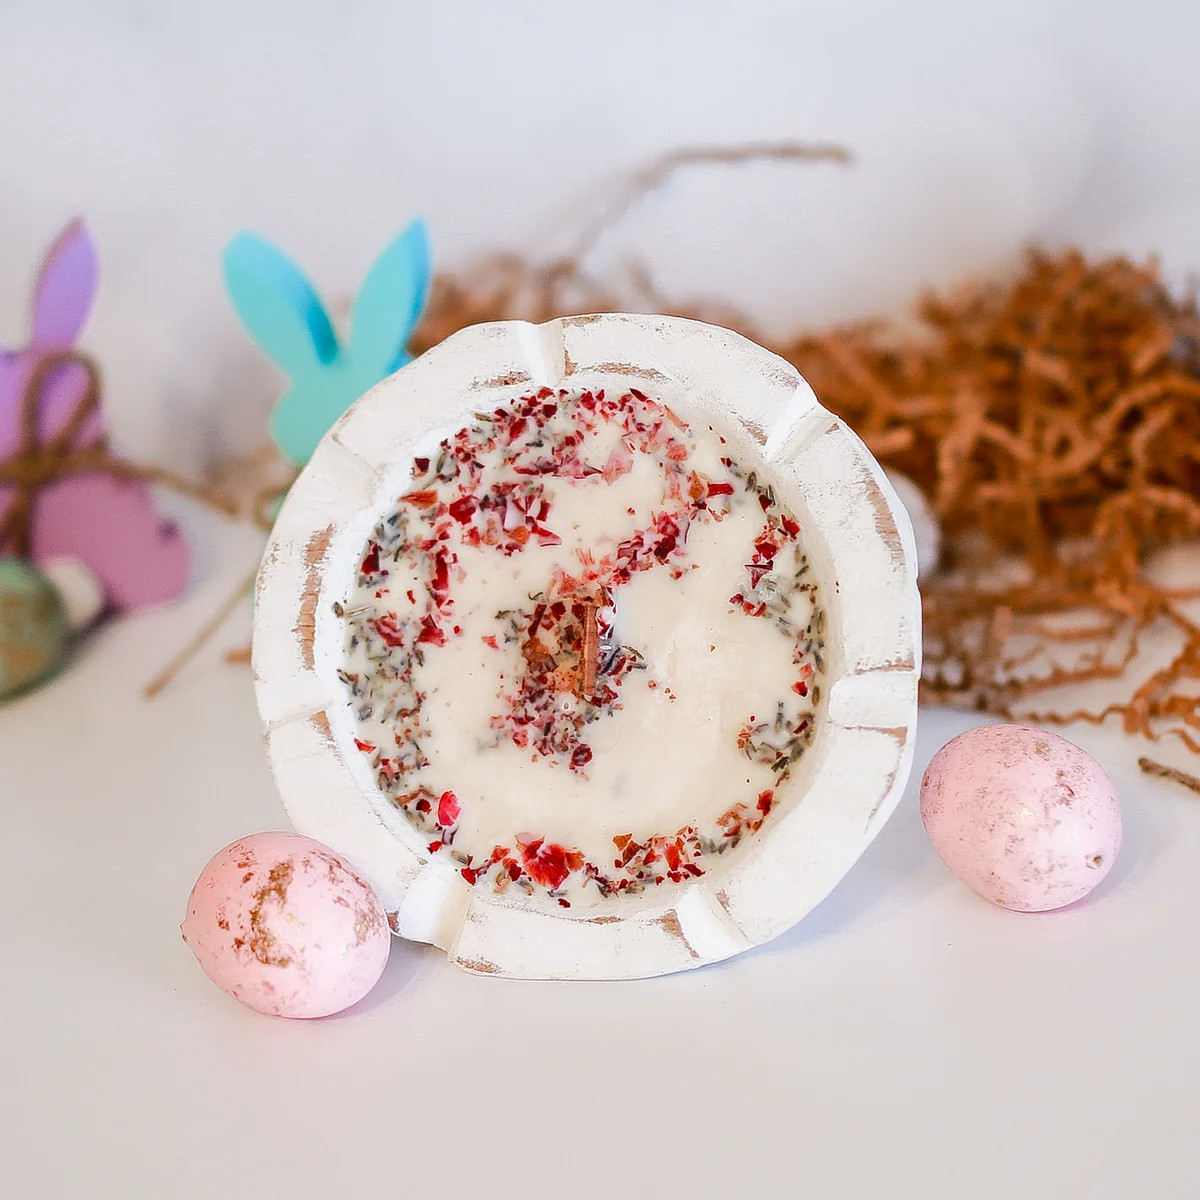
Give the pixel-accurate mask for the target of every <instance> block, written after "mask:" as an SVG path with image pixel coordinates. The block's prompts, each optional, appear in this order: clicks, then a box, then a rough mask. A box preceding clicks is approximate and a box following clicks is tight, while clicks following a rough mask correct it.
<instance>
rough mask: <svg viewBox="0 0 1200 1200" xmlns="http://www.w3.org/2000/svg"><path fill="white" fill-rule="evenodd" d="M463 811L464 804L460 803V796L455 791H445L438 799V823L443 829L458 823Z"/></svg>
mask: <svg viewBox="0 0 1200 1200" xmlns="http://www.w3.org/2000/svg"><path fill="white" fill-rule="evenodd" d="M461 812H462V805H461V804H459V802H458V797H457V796H456V795H455V794H454V793H453V792H443V793H442V795H441V798H440V799H439V800H438V815H437V823H438V824H439V825H440V826H441V827H442V828H443V829H450V828H452V827H453V826H454V825H456V824H458V818H459V814H460V813H461Z"/></svg>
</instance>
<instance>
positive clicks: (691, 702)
mask: <svg viewBox="0 0 1200 1200" xmlns="http://www.w3.org/2000/svg"><path fill="white" fill-rule="evenodd" d="M253 665H254V675H255V680H256V687H257V696H258V704H259V710H260V713H261V715H262V718H263V722H264V724H265V727H266V740H267V748H268V753H269V756H270V758H271V763H272V767H273V770H274V773H275V778H276V782H277V784H278V787H279V790H280V793H281V795H282V797H283V801H284V805H285V807H286V809H287V812H288V815H289V817H290V819H291V821H292V823H293V824H294V826H295V827H296V828H297V829H298V830H299V831H301V832H302V833H304V834H306V835H308V836H311V837H315V838H318V839H319V840H320V841H322V842H324V843H326V844H327V845H329V846H331V847H333V848H334V849H335V850H336V851H338V852H339V853H342V854H344V855H346V856H347V857H348V858H349V859H351V860H352V861H353V862H354V863H355V864H356V866H357V867H358V868H359V869H360V870H361V871H362V873H363V877H364V878H365V879H366V880H368V881H369V882H370V883H371V885H372V886H373V887H374V888H375V890H376V892H377V893H378V894H379V896H380V899H381V901H382V903H383V905H384V907H385V908H386V910H387V911H388V912H389V913H393V912H394V913H395V926H394V927H395V929H396V930H397V932H398V933H399V934H400V935H401V936H404V937H407V938H411V939H414V940H417V941H424V942H431V943H433V944H435V945H437V946H440V947H442V948H443V949H445V950H446V952H447V954H448V956H449V957H450V958H451V960H452V961H453V962H455V963H456V964H457V965H459V966H460V967H462V968H464V969H466V970H468V971H472V972H476V973H482V974H490V975H507V976H515V977H525V978H595V979H619V978H632V977H639V976H648V975H658V974H663V973H666V972H671V971H678V970H685V969H688V968H691V967H697V966H701V965H703V964H704V963H708V962H714V961H717V960H719V959H723V958H727V957H729V956H731V955H735V954H738V953H740V952H741V951H744V950H746V949H748V948H749V947H751V946H754V945H757V944H759V943H762V942H765V941H767V940H768V939H770V938H773V937H775V936H776V935H778V934H780V933H782V932H783V931H784V930H786V929H788V928H789V927H790V926H792V925H793V924H795V922H796V921H798V920H799V919H800V918H801V917H803V916H804V915H805V914H806V913H807V912H808V911H809V910H810V909H812V908H813V906H814V905H816V904H818V903H819V902H820V900H821V899H822V898H823V897H824V896H825V895H826V894H827V893H828V892H829V891H830V890H831V889H832V888H833V887H834V886H835V885H836V884H837V882H838V881H839V880H840V879H841V878H842V876H843V875H844V874H845V873H846V871H848V870H849V868H850V866H851V865H852V864H853V863H854V862H855V860H856V859H857V858H858V856H859V855H860V854H861V853H862V851H863V850H864V849H865V847H866V846H867V845H868V844H869V843H870V841H871V840H872V839H873V838H874V836H875V835H876V834H877V833H878V831H879V829H880V828H881V827H882V825H883V823H884V822H885V821H886V819H887V817H888V816H889V814H890V813H891V811H892V810H893V808H894V806H895V804H896V802H897V799H898V798H899V796H900V794H901V792H902V791H903V789H904V783H905V778H906V775H907V773H908V770H909V767H910V763H911V756H912V739H913V731H914V727H915V721H916V689H917V679H918V675H919V670H920V607H919V597H918V594H917V589H916V573H915V547H914V543H913V539H912V530H911V527H910V525H909V522H908V520H907V517H906V516H905V514H904V511H903V508H902V507H901V506H900V504H899V502H898V501H897V499H896V497H895V494H894V492H893V491H892V488H891V487H890V485H889V484H888V482H887V480H886V479H885V477H884V476H883V473H882V471H881V470H880V468H879V466H878V464H876V463H875V461H874V460H873V459H872V458H871V456H870V454H869V452H868V451H867V450H866V448H865V447H864V446H863V444H862V443H861V442H860V441H859V439H858V438H857V437H856V436H855V435H854V434H853V433H852V432H851V431H850V430H849V429H848V428H847V427H846V426H845V425H844V424H843V423H842V422H841V421H839V420H838V419H837V418H836V417H834V416H833V415H832V414H831V413H829V412H828V411H826V410H825V409H824V408H822V407H821V405H820V404H819V403H818V402H817V400H816V397H815V396H814V395H813V393H812V391H811V389H810V388H809V387H808V385H807V384H806V383H805V382H804V380H803V379H802V378H801V377H800V376H799V375H798V374H797V373H796V371H795V369H794V368H793V367H791V366H790V365H789V364H788V363H786V362H784V361H783V360H782V359H779V358H777V357H776V356H774V355H772V354H770V353H768V352H767V351H766V350H764V349H762V348H760V347H758V346H756V345H754V344H753V343H751V342H749V341H747V340H746V339H744V338H742V337H739V336H738V335H736V334H734V333H731V332H729V331H728V330H724V329H719V328H717V327H715V326H711V325H705V324H701V323H699V322H695V321H688V320H683V319H680V318H673V317H659V316H632V315H624V314H604V315H590V316H580V317H564V318H562V319H559V320H554V321H549V322H546V323H545V324H542V325H530V324H527V323H524V322H520V321H504V322H497V323H492V324H485V325H477V326H474V327H471V328H468V329H464V330H462V331H461V332H459V333H456V334H454V335H453V336H452V337H450V338H448V339H447V340H446V341H445V342H443V343H441V344H440V345H438V346H436V347H434V348H433V349H431V350H428V351H426V352H425V353H424V354H423V355H422V356H421V357H420V358H418V359H417V360H415V361H414V362H412V363H410V364H408V365H407V366H406V367H404V368H402V369H401V370H399V371H397V372H396V373H395V374H393V375H391V376H390V377H388V379H387V380H385V381H384V382H383V383H381V384H380V385H379V386H377V387H375V388H373V389H372V390H371V391H369V392H368V393H367V394H366V395H365V396H363V397H362V398H361V399H360V400H359V401H358V402H357V404H355V405H354V406H353V407H352V408H351V409H350V410H349V412H347V414H346V415H345V416H344V417H343V418H342V419H341V420H339V421H338V422H337V424H336V426H335V427H334V428H333V429H332V430H331V431H330V433H329V434H327V435H326V437H325V438H323V439H322V440H321V442H320V444H319V445H318V447H317V449H316V451H315V452H314V454H313V456H312V458H311V460H310V462H309V463H308V466H307V467H306V468H305V469H304V471H303V472H302V473H301V474H300V477H299V479H298V480H297V481H296V483H295V484H294V485H293V486H292V488H291V490H290V491H289V493H288V497H287V499H286V501H285V502H284V505H283V508H282V510H281V512H280V515H279V517H278V519H277V521H276V523H275V527H274V530H273V533H272V535H271V540H270V543H269V545H268V548H267V553H266V556H265V558H264V561H263V566H262V569H261V571H260V574H259V578H258V592H257V604H256V613H255V631H254V649H253Z"/></svg>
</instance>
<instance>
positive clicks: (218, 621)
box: [142, 564, 258, 700]
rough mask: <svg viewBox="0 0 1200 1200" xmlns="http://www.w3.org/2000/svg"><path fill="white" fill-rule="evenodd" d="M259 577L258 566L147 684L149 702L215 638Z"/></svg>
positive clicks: (145, 694)
mask: <svg viewBox="0 0 1200 1200" xmlns="http://www.w3.org/2000/svg"><path fill="white" fill-rule="evenodd" d="M257 575H258V566H257V564H256V565H255V567H254V570H253V571H251V572H250V574H249V575H247V576H246V578H245V579H243V580H242V581H241V583H239V584H238V585H237V588H236V589H235V590H234V591H232V592H230V594H229V595H228V596H227V597H226V598H225V599H224V600H223V601H222V602H221V607H220V608H219V609H217V611H216V612H215V613H214V614H213V615H212V617H211V618H209V620H208V621H207V622H206V623H205V624H204V625H203V626H201V628H200V629H199V630H198V631H197V633H196V634H195V636H194V637H193V638H191V640H190V641H189V642H188V643H187V645H186V646H184V648H183V649H182V650H180V652H179V653H178V654H177V655H175V657H174V658H173V659H171V661H170V662H169V663H167V665H166V666H165V667H163V669H162V670H161V671H159V673H158V674H157V675H155V677H154V678H153V679H152V680H150V682H149V683H148V684H146V687H145V689H144V690H143V692H142V695H143V696H145V698H146V699H147V700H153V699H154V697H155V696H157V695H158V693H159V692H161V691H162V690H163V688H165V687H166V686H167V685H168V684H169V683H170V682H171V680H173V679H174V678H175V676H176V675H178V674H179V672H180V671H181V670H182V669H183V668H184V667H185V666H187V664H188V663H189V662H191V660H192V659H193V658H195V657H196V655H197V654H199V653H200V651H201V650H203V649H204V647H205V645H207V643H208V642H209V641H210V640H211V639H212V638H213V637H214V635H215V634H216V633H217V631H218V630H219V629H220V628H221V626H222V625H224V624H225V622H226V621H227V620H228V619H229V617H230V615H231V614H232V613H233V611H234V609H235V608H237V606H238V605H239V604H240V603H241V601H242V599H243V597H244V596H245V595H246V593H247V592H248V591H250V589H251V588H252V587H253V586H254V580H255V577H256V576H257Z"/></svg>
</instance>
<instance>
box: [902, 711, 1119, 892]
mask: <svg viewBox="0 0 1200 1200" xmlns="http://www.w3.org/2000/svg"><path fill="white" fill-rule="evenodd" d="M921 819H922V820H923V821H924V822H925V829H926V831H927V832H928V834H929V840H930V841H931V842H932V843H933V848H934V849H935V850H936V851H937V852H938V854H939V855H940V856H941V859H942V861H943V862H944V863H945V864H946V866H948V867H949V868H950V870H951V871H953V872H954V874H955V875H957V876H958V877H959V878H960V879H961V880H963V882H964V883H966V884H968V885H969V886H970V887H972V888H974V889H975V891H977V892H978V893H979V894H980V895H981V896H982V897H983V898H984V899H985V900H990V901H992V903H993V904H999V905H1000V906H1001V907H1002V908H1011V909H1015V910H1016V911H1017V912H1044V911H1045V910H1047V909H1051V908H1062V907H1063V906H1064V905H1066V904H1072V903H1074V901H1076V900H1079V899H1081V898H1082V897H1084V896H1086V895H1087V894H1088V892H1090V891H1091V890H1092V888H1094V887H1095V886H1096V884H1098V883H1099V882H1100V880H1102V879H1103V878H1104V877H1105V875H1107V874H1108V872H1109V871H1110V870H1111V869H1112V865H1113V863H1114V862H1115V861H1116V858H1117V851H1118V850H1119V849H1120V846H1121V807H1120V804H1119V802H1118V800H1117V793H1116V790H1115V789H1114V788H1113V784H1112V780H1111V779H1109V777H1108V776H1107V775H1106V774H1105V772H1104V770H1103V769H1102V768H1101V766H1100V764H1099V763H1097V762H1096V760H1095V759H1094V758H1092V757H1091V755H1090V754H1085V753H1084V752H1083V751H1082V750H1081V749H1080V748H1079V747H1078V746H1076V745H1075V744H1074V743H1073V742H1069V741H1067V739H1066V738H1063V737H1059V736H1058V735H1057V734H1054V733H1047V732H1045V731H1044V730H1041V729H1033V728H1030V727H1029V726H1028V725H984V726H981V727H980V728H979V729H971V730H969V731H968V732H966V733H964V734H961V735H960V736H959V737H956V738H955V739H954V740H953V741H952V742H949V743H947V744H946V745H945V746H943V747H942V748H941V749H940V750H939V751H938V752H937V754H936V755H934V758H933V761H932V762H931V763H930V764H929V769H928V770H927V771H926V772H925V778H924V779H923V780H922V781H921Z"/></svg>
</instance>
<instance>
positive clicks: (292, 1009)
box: [181, 832, 391, 1017]
mask: <svg viewBox="0 0 1200 1200" xmlns="http://www.w3.org/2000/svg"><path fill="white" fill-rule="evenodd" d="M181 932H182V934H183V940H184V941H185V942H186V943H187V944H188V946H189V947H190V948H191V951H192V953H193V954H194V955H195V956H196V961H197V962H198V963H199V964H200V966H201V968H202V969H203V970H204V973H205V974H206V975H207V976H208V977H209V978H210V979H211V980H212V981H213V983H215V984H216V985H217V986H218V987H220V988H222V989H224V990H225V991H226V992H228V993H229V994H230V995H231V996H233V997H234V999H236V1000H240V1001H241V1002H242V1003H243V1004H245V1005H247V1006H248V1007H250V1008H253V1009H256V1010H257V1011H258V1012H261V1013H266V1014H268V1015H270V1016H276V1017H325V1016H329V1015H330V1014H332V1013H336V1012H341V1011H342V1010H343V1009H346V1008H349V1007H350V1005H352V1004H356V1003H357V1002H358V1001H359V1000H361V999H362V998H363V997H364V996H365V995H366V994H367V993H368V992H369V991H370V990H371V988H373V987H374V986H375V984H376V983H377V982H378V980H379V976H380V975H381V974H382V973H383V968H384V966H385V965H386V964H387V959H388V951H389V949H390V946H391V934H390V932H389V930H388V923H387V917H386V915H385V913H384V911H383V909H382V908H381V907H380V904H379V900H378V898H377V897H376V895H375V893H374V892H373V891H372V890H371V888H370V887H369V885H368V884H366V883H365V882H364V881H363V880H362V878H361V877H360V876H359V875H358V874H357V873H356V872H355V871H354V869H353V868H352V867H351V866H350V864H349V863H347V862H346V860H345V859H343V858H342V857H341V856H340V855H338V854H336V853H334V852H333V851H332V850H330V849H329V847H328V846H323V845H321V844H320V843H319V842H314V841H313V840H312V839H311V838H306V837H301V836H300V835H299V834H295V833H282V832H275V833H256V834H251V835H250V836H249V837H244V838H240V839H239V840H238V841H236V842H233V843H232V844H231V845H229V846H226V847H225V849H224V850H221V851H219V852H218V853H217V854H215V855H214V856H213V858H212V859H211V860H210V861H209V862H208V864H207V865H206V866H205V868H204V870H203V871H201V873H200V878H199V879H198V880H197V881H196V886H195V887H194V888H193V889H192V894H191V897H190V898H189V900H188V908H187V916H186V917H185V919H184V922H183V925H182V926H181Z"/></svg>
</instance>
